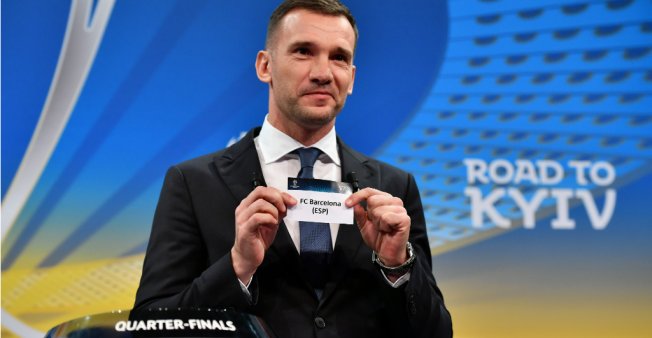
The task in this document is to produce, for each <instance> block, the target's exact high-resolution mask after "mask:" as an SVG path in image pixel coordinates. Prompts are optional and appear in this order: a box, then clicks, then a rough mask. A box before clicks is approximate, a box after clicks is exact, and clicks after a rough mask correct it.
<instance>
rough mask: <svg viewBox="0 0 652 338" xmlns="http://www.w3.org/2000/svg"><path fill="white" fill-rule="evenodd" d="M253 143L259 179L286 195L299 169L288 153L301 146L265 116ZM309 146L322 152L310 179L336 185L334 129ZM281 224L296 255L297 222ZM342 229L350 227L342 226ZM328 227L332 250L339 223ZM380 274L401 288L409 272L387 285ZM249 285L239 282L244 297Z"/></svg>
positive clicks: (339, 173) (296, 159)
mask: <svg viewBox="0 0 652 338" xmlns="http://www.w3.org/2000/svg"><path fill="white" fill-rule="evenodd" d="M254 144H255V145H256V152H257V153H258V159H259V160H260V167H261V169H262V171H263V177H264V178H265V183H267V186H268V187H273V188H276V189H278V190H279V191H284V192H287V191H288V177H297V175H298V174H299V171H300V170H301V162H300V161H299V155H298V154H293V153H292V152H293V151H294V150H296V149H299V148H304V147H305V146H304V145H303V144H301V143H299V142H298V141H296V140H295V139H293V138H291V137H290V136H288V135H287V134H285V133H283V132H282V131H280V130H278V129H276V127H274V126H273V125H272V124H271V123H269V122H268V121H267V116H265V121H264V122H263V126H262V128H261V130H260V133H259V134H258V136H257V137H256V138H254ZM311 147H313V148H317V149H319V150H321V152H322V153H321V154H320V155H319V157H318V158H317V161H316V162H315V165H314V167H313V176H314V178H318V179H322V180H329V181H336V182H340V181H341V179H342V169H341V168H342V164H341V162H340V155H339V153H338V150H337V137H336V134H335V127H333V129H331V131H330V132H328V134H326V136H324V137H323V138H322V139H321V140H319V141H317V143H315V144H313V145H312V146H311ZM283 221H284V222H285V226H286V227H287V229H288V232H289V233H290V237H291V238H292V242H293V243H294V246H295V247H296V249H297V252H300V250H301V249H300V248H301V245H300V241H301V236H300V233H299V222H298V221H294V220H289V219H287V218H285V219H283ZM342 226H354V225H347V224H344V225H342ZM330 228H331V245H332V246H333V249H335V240H336V239H337V232H338V230H339V228H340V224H334V223H331V224H330ZM381 273H382V274H383V277H385V280H386V281H387V283H389V284H390V285H391V286H392V287H395V288H397V287H399V286H401V285H402V284H404V283H406V282H407V281H409V279H410V273H409V272H408V273H406V274H405V275H403V276H401V277H400V278H399V279H398V280H396V281H395V282H391V281H390V280H389V279H388V278H387V276H385V273H384V272H382V271H381ZM252 278H253V277H252ZM250 283H251V280H249V281H248V282H247V283H243V281H240V286H241V287H242V290H243V291H244V292H245V293H246V294H247V295H248V296H249V295H250V293H249V290H248V289H247V288H248V287H249V284H250Z"/></svg>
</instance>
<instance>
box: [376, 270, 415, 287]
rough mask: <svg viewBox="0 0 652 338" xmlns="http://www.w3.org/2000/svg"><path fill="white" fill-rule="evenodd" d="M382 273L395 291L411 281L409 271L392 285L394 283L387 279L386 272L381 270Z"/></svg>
mask: <svg viewBox="0 0 652 338" xmlns="http://www.w3.org/2000/svg"><path fill="white" fill-rule="evenodd" d="M380 273H382V274H383V277H384V278H385V280H386V281H387V284H389V285H390V286H391V287H393V288H394V289H396V288H398V287H399V286H401V285H403V284H405V283H407V282H408V281H409V280H410V272H409V271H408V272H406V273H405V274H404V275H403V276H401V277H399V278H398V279H397V280H396V281H395V282H393V283H392V281H390V280H389V278H387V275H386V274H385V271H383V270H382V269H381V270H380Z"/></svg>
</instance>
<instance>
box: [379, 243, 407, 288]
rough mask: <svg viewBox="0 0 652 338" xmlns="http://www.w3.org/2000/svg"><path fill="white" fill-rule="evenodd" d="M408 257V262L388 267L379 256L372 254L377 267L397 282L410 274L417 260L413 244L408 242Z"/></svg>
mask: <svg viewBox="0 0 652 338" xmlns="http://www.w3.org/2000/svg"><path fill="white" fill-rule="evenodd" d="M406 255H407V260H406V261H405V262H404V263H403V264H401V265H398V266H388V265H386V264H385V263H384V262H383V261H381V260H380V257H378V254H377V253H376V252H375V251H374V252H373V253H372V254H371V260H372V262H373V263H374V264H376V266H378V267H379V268H380V269H381V271H382V272H383V273H384V274H385V276H387V277H388V278H390V279H393V280H396V279H398V278H399V277H401V276H403V275H405V274H406V273H408V272H409V271H410V270H411V269H412V266H413V265H414V261H415V259H416V255H415V254H414V249H413V248H412V244H410V242H407V244H406Z"/></svg>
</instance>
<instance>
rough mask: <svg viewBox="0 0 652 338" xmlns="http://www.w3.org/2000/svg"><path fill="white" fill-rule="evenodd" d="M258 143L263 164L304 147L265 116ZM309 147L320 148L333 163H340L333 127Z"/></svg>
mask: <svg viewBox="0 0 652 338" xmlns="http://www.w3.org/2000/svg"><path fill="white" fill-rule="evenodd" d="M258 144H259V146H260V150H261V153H262V156H263V162H264V163H265V164H269V163H272V162H276V161H278V160H279V159H281V158H282V157H283V156H285V155H287V154H288V153H290V152H292V151H294V150H296V149H299V148H304V146H303V144H301V143H300V142H298V141H297V140H295V139H293V138H291V137H290V136H288V135H287V134H285V133H283V132H282V131H280V130H278V129H276V127H274V126H273V125H272V124H271V123H269V122H268V121H267V116H265V121H264V122H263V127H262V128H261V130H260V133H259V134H258ZM311 147H314V148H317V149H319V150H321V151H322V152H323V153H324V154H326V155H327V156H328V157H329V158H330V160H331V161H333V163H335V164H336V165H337V166H339V165H340V156H339V153H338V152H337V137H336V133H335V127H333V128H332V129H331V130H330V131H329V132H328V134H326V136H324V137H323V138H322V139H321V140H319V141H317V143H315V144H313V145H312V146H311Z"/></svg>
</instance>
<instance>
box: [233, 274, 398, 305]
mask: <svg viewBox="0 0 652 338" xmlns="http://www.w3.org/2000/svg"><path fill="white" fill-rule="evenodd" d="M401 278H402V277H401ZM253 279H254V276H253V275H252V276H251V278H249V281H248V282H247V284H245V283H243V282H242V281H241V280H240V279H239V278H238V283H240V288H241V289H242V292H244V293H245V294H246V295H247V298H248V299H249V301H251V292H249V285H251V281H252V280H253Z"/></svg>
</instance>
